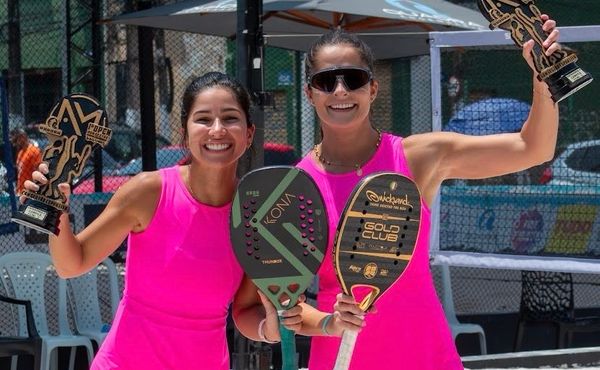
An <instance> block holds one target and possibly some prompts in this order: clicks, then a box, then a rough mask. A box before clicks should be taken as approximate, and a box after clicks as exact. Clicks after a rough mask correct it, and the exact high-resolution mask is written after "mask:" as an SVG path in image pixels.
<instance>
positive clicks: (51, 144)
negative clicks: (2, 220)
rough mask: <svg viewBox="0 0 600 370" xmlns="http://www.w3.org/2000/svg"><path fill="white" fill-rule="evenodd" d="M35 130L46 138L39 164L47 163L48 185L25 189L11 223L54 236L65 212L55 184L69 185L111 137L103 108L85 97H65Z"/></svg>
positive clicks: (81, 95) (62, 200)
mask: <svg viewBox="0 0 600 370" xmlns="http://www.w3.org/2000/svg"><path fill="white" fill-rule="evenodd" d="M39 130H40V131H41V132H42V133H44V134H45V135H46V136H47V137H48V146H47V147H46V148H45V149H44V154H43V155H42V161H44V162H46V163H47V164H48V169H49V172H48V174H46V177H47V178H48V183H47V184H45V185H40V189H39V190H38V191H36V192H32V191H28V190H25V191H24V192H23V195H25V197H27V199H26V200H25V202H24V203H23V204H22V205H21V206H20V207H19V209H18V210H17V212H15V213H14V214H13V216H12V218H11V220H12V221H14V222H17V223H19V224H22V225H25V226H27V227H30V228H33V229H36V230H38V231H41V232H43V233H46V234H50V233H51V234H54V235H58V233H59V232H60V230H59V228H58V223H59V218H60V215H61V214H62V213H63V212H65V211H67V208H68V207H67V204H66V201H67V199H66V198H65V196H64V195H63V194H62V193H61V192H60V191H59V190H58V184H61V183H64V182H66V183H69V184H70V183H72V181H73V179H74V178H76V177H78V176H80V175H81V172H82V171H83V167H84V165H85V161H86V160H87V159H88V158H89V156H90V154H91V153H92V152H93V151H94V150H96V149H98V148H100V147H104V146H105V145H106V144H107V143H108V141H109V140H110V137H111V135H112V130H111V129H109V128H108V127H107V119H106V114H105V112H104V109H102V108H101V107H100V105H99V104H98V101H97V100H96V99H94V98H93V97H91V96H89V95H85V94H72V95H68V96H65V97H64V98H62V99H61V101H60V102H59V103H58V104H57V105H56V106H55V107H54V108H53V109H52V111H51V112H50V115H49V116H48V118H47V119H46V122H45V123H43V124H41V125H40V126H39Z"/></svg>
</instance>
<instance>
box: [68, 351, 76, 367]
mask: <svg viewBox="0 0 600 370" xmlns="http://www.w3.org/2000/svg"><path fill="white" fill-rule="evenodd" d="M76 354H77V347H75V346H73V347H71V352H70V353H69V370H74V369H75V355H76Z"/></svg>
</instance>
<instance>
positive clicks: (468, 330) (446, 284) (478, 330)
mask: <svg viewBox="0 0 600 370" xmlns="http://www.w3.org/2000/svg"><path fill="white" fill-rule="evenodd" d="M440 269H441V274H442V306H443V307H444V313H445V314H446V320H448V324H450V330H452V339H453V340H454V341H456V337H457V336H459V335H460V334H477V335H478V336H479V348H480V350H481V354H482V355H485V354H487V346H486V342H485V332H484V331H483V328H482V327H481V326H480V325H477V324H463V323H461V322H460V321H458V319H457V318H456V311H455V309H454V299H453V298H452V283H451V281H450V267H449V266H448V265H440Z"/></svg>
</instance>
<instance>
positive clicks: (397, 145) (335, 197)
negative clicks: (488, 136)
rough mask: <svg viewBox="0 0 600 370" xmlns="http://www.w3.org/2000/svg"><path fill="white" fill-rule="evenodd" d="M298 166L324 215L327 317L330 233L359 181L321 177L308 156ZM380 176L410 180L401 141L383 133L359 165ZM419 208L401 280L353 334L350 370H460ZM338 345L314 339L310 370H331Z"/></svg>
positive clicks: (332, 288)
mask: <svg viewBox="0 0 600 370" xmlns="http://www.w3.org/2000/svg"><path fill="white" fill-rule="evenodd" d="M298 167H300V168H302V169H304V170H305V171H307V172H308V173H309V174H310V175H311V176H312V177H313V178H314V180H315V181H316V183H317V184H318V186H319V189H320V190H321V193H322V195H323V198H324V200H325V205H326V207H327V213H328V215H329V229H330V232H329V245H328V248H329V249H328V253H326V254H325V259H324V261H323V265H322V266H321V268H320V270H319V272H318V277H319V291H318V299H317V304H318V309H319V310H321V311H324V312H332V311H333V305H334V303H335V296H336V295H337V294H338V293H340V292H341V287H340V284H339V283H338V281H337V277H336V274H335V271H334V268H333V261H332V253H333V252H332V248H333V239H334V237H335V230H336V227H337V224H338V221H339V219H340V215H341V212H342V211H343V210H344V206H345V204H346V201H347V199H348V198H349V196H350V193H351V192H352V190H353V189H354V187H355V185H356V184H357V183H358V182H359V180H360V179H361V178H362V177H361V176H358V175H357V174H356V172H355V171H352V172H348V173H341V174H337V173H328V172H325V171H323V170H322V169H321V168H320V167H318V165H317V164H316V163H315V162H314V160H313V158H312V156H311V155H310V154H309V155H307V156H305V157H304V158H303V159H302V161H301V162H300V163H299V164H298ZM382 171H387V172H396V173H400V174H402V175H404V176H407V177H409V178H412V174H411V171H410V169H409V167H408V163H407V161H406V158H405V156H404V149H403V146H402V138H401V137H398V136H394V135H391V134H383V135H382V138H381V144H380V145H379V148H378V149H377V151H376V153H375V154H374V155H373V157H372V158H371V159H370V160H369V161H368V162H367V163H366V164H365V165H364V166H363V176H366V175H368V174H371V173H375V172H382ZM421 204H422V206H421V226H420V231H419V237H418V240H417V244H416V246H415V249H414V253H413V257H412V260H411V263H410V264H409V266H408V267H407V269H406V270H405V271H404V273H403V275H402V277H401V278H400V279H399V280H398V281H397V282H396V283H394V285H392V286H391V287H390V288H389V289H388V290H387V291H386V292H385V293H384V294H383V295H382V296H381V297H380V298H379V299H378V300H377V302H376V304H375V306H376V308H377V312H376V313H373V314H367V315H366V317H365V321H366V326H365V327H364V328H363V329H362V331H361V332H360V334H359V335H358V339H357V341H356V346H355V348H354V353H353V356H352V361H351V363H350V369H351V370H367V369H369V370H370V369H378V370H387V369H389V370H397V369H414V370H417V369H418V370H441V369H443V370H454V369H462V368H463V366H462V363H461V361H460V358H459V356H458V354H457V352H456V348H455V346H454V343H453V341H452V336H451V334H450V329H449V327H448V323H447V322H446V319H445V316H444V312H443V310H442V306H441V304H440V301H439V299H438V297H437V294H436V291H435V287H434V285H433V280H432V277H431V271H430V269H429V248H428V246H429V229H430V223H431V212H430V210H429V207H428V206H427V205H426V204H425V202H424V201H423V199H421ZM340 340H341V339H340V338H338V337H326V336H318V337H313V338H312V342H311V350H310V358H309V369H310V370H331V369H332V368H333V366H334V364H335V359H336V357H337V352H338V347H339V344H340Z"/></svg>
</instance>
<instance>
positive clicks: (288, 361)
mask: <svg viewBox="0 0 600 370" xmlns="http://www.w3.org/2000/svg"><path fill="white" fill-rule="evenodd" d="M279 335H280V337H281V370H298V361H297V360H296V338H295V333H294V332H293V331H291V330H289V329H287V328H286V327H285V326H283V324H282V323H281V317H280V318H279Z"/></svg>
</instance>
